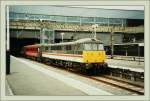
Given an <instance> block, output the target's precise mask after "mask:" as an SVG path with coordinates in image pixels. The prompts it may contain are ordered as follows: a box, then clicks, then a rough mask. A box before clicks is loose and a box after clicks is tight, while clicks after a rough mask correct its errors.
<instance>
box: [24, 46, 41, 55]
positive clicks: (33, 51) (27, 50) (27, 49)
mask: <svg viewBox="0 0 150 101" xmlns="http://www.w3.org/2000/svg"><path fill="white" fill-rule="evenodd" d="M24 55H26V56H29V57H38V56H39V46H38V45H28V46H24Z"/></svg>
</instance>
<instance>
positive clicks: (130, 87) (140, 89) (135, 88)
mask: <svg viewBox="0 0 150 101" xmlns="http://www.w3.org/2000/svg"><path fill="white" fill-rule="evenodd" d="M90 78H91V79H93V80H95V81H98V82H103V83H105V84H109V85H111V86H114V87H118V88H121V89H123V90H127V91H130V92H133V93H135V94H138V95H144V86H141V85H137V84H133V83H130V82H127V81H122V80H118V79H114V78H110V77H107V76H102V77H100V76H92V77H90Z"/></svg>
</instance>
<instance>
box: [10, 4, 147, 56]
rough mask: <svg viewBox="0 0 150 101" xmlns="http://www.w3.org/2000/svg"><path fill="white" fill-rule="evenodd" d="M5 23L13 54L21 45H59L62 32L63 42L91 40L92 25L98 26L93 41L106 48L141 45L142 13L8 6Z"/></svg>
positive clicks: (118, 10) (133, 11)
mask: <svg viewBox="0 0 150 101" xmlns="http://www.w3.org/2000/svg"><path fill="white" fill-rule="evenodd" d="M9 21H10V22H9V27H10V49H11V52H12V53H15V54H20V51H21V48H22V46H25V45H29V44H36V43H59V42H61V41H62V33H63V41H64V42H68V41H73V40H77V39H81V38H86V37H88V38H89V37H91V38H92V37H94V33H95V32H94V30H93V28H92V25H94V24H98V27H97V28H96V35H97V36H96V37H97V39H100V40H101V41H102V42H103V43H104V45H105V46H106V47H109V46H110V45H111V44H112V43H113V45H115V44H116V45H121V44H124V43H135V44H136V43H137V44H138V43H144V11H143V10H121V9H103V8H86V7H75V6H10V8H9ZM111 33H113V34H111ZM114 53H117V52H114ZM133 53H134V51H133V52H132V54H133ZM108 54H109V52H108ZM123 54H124V52H123ZM137 54H138V53H136V55H137ZM142 54H144V48H142ZM118 55H120V54H118ZM124 55H125V54H124ZM126 55H127V54H126Z"/></svg>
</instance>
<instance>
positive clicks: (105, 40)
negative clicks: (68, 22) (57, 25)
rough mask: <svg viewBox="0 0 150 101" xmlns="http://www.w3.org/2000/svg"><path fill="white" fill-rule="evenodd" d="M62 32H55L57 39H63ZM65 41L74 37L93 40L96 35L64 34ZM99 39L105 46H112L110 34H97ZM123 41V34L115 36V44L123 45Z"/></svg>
mask: <svg viewBox="0 0 150 101" xmlns="http://www.w3.org/2000/svg"><path fill="white" fill-rule="evenodd" d="M60 33H61V32H55V38H56V39H61V34H60ZM64 33H65V35H64V39H71V37H72V36H73V37H74V39H80V38H90V37H91V38H92V37H94V34H93V33H92V32H64ZM97 38H98V39H100V40H102V42H103V43H104V44H105V45H110V43H111V41H110V38H111V36H110V33H97ZM122 41H123V34H121V33H117V34H114V43H122Z"/></svg>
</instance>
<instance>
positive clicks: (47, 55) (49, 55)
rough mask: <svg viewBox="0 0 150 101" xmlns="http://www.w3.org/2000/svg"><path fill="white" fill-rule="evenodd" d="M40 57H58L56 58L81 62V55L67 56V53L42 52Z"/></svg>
mask: <svg viewBox="0 0 150 101" xmlns="http://www.w3.org/2000/svg"><path fill="white" fill-rule="evenodd" d="M42 57H45V58H50V59H58V60H65V61H72V62H80V63H81V62H83V58H82V57H73V56H68V55H58V54H56V55H54V54H52V55H51V54H45V53H42Z"/></svg>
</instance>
